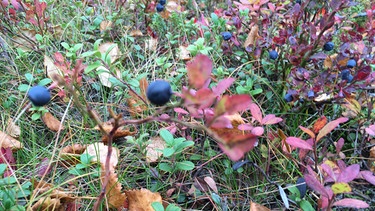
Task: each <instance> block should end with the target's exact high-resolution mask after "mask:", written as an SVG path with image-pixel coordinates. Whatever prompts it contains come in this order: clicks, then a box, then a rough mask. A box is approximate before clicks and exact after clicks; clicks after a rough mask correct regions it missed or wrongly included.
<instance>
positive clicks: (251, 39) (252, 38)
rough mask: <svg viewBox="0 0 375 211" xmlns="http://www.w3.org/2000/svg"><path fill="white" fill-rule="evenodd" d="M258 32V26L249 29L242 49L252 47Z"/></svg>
mask: <svg viewBox="0 0 375 211" xmlns="http://www.w3.org/2000/svg"><path fill="white" fill-rule="evenodd" d="M258 31H259V27H258V25H254V26H253V27H251V30H250V32H249V34H248V35H247V38H246V41H245V42H244V44H243V47H244V48H247V47H248V46H249V45H254V43H255V41H256V39H257V38H258V36H259V35H258Z"/></svg>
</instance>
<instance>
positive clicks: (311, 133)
mask: <svg viewBox="0 0 375 211" xmlns="http://www.w3.org/2000/svg"><path fill="white" fill-rule="evenodd" d="M299 128H300V129H301V130H302V131H303V132H305V133H307V134H308V135H309V136H310V137H311V138H315V134H314V132H312V131H311V130H310V129H308V128H305V127H302V126H299Z"/></svg>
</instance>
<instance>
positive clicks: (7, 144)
mask: <svg viewBox="0 0 375 211" xmlns="http://www.w3.org/2000/svg"><path fill="white" fill-rule="evenodd" d="M0 148H11V149H12V150H17V149H21V148H22V144H21V142H19V141H17V140H16V139H14V138H12V137H11V136H9V135H8V134H6V133H4V132H3V131H0Z"/></svg>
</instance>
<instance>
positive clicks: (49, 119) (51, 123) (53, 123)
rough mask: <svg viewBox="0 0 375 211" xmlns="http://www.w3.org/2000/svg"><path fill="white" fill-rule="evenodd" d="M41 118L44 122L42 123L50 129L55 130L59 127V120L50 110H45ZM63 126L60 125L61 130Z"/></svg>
mask: <svg viewBox="0 0 375 211" xmlns="http://www.w3.org/2000/svg"><path fill="white" fill-rule="evenodd" d="M42 120H43V122H44V124H46V126H47V127H48V128H49V129H50V130H52V131H55V132H57V131H58V130H59V128H60V125H61V122H60V121H59V120H58V119H56V118H55V117H54V116H53V115H52V114H51V113H50V112H46V113H45V114H44V115H43V116H42ZM64 128H65V127H64V126H63V125H61V130H63V129H64Z"/></svg>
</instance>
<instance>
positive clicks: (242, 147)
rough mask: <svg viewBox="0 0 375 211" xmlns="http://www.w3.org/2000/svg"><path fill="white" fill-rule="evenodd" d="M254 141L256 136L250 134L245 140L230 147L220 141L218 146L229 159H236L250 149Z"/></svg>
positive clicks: (255, 141)
mask: <svg viewBox="0 0 375 211" xmlns="http://www.w3.org/2000/svg"><path fill="white" fill-rule="evenodd" d="M256 143H257V138H255V137H254V136H250V137H248V138H247V139H246V140H244V141H241V142H238V143H236V144H234V145H233V146H232V147H230V146H226V145H224V144H221V143H219V147H220V149H221V150H222V151H223V152H224V153H225V154H226V155H227V156H228V157H229V159H231V160H232V161H238V160H240V159H241V158H242V157H243V156H244V155H245V153H247V152H248V151H250V150H252V149H253V148H254V146H255V144H256Z"/></svg>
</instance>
